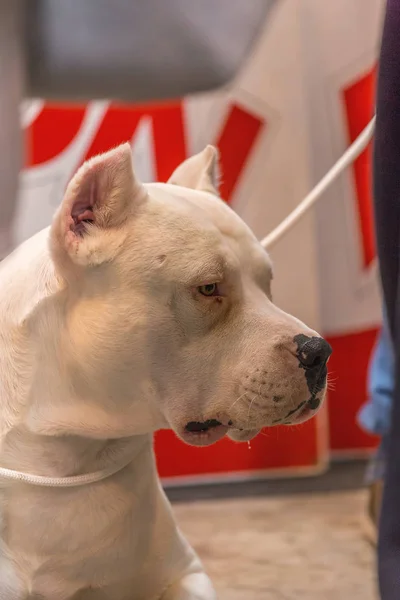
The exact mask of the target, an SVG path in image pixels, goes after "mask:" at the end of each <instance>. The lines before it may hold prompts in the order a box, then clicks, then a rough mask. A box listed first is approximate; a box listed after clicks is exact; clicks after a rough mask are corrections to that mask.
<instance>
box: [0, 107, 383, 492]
mask: <svg viewBox="0 0 400 600" xmlns="http://www.w3.org/2000/svg"><path fill="white" fill-rule="evenodd" d="M374 129H375V117H373V118H372V119H371V121H370V122H369V123H368V125H367V126H366V127H365V129H364V130H363V131H362V132H361V133H360V135H359V136H358V137H357V139H356V140H355V141H354V142H353V143H352V144H351V146H349V148H348V149H347V150H346V151H345V152H344V154H343V155H342V156H341V157H340V158H339V160H338V161H337V162H336V163H335V164H334V165H333V167H331V169H329V171H328V172H327V173H326V175H324V177H323V178H322V179H321V180H320V181H319V183H317V185H316V186H315V187H314V188H313V189H312V190H311V192H309V194H307V196H306V197H305V198H304V199H303V200H302V201H301V202H300V204H299V205H298V206H297V207H296V208H295V209H294V210H293V211H292V212H291V213H290V214H289V215H288V216H287V217H286V218H285V219H284V220H283V221H282V222H281V223H280V224H279V225H278V226H277V227H276V228H275V229H273V230H272V231H271V233H269V234H268V235H267V236H266V237H265V238H264V239H263V240H262V242H261V244H262V245H263V246H264V248H266V249H268V250H269V249H270V248H271V247H272V246H273V245H274V244H276V242H278V241H279V240H280V239H281V238H282V237H283V236H284V235H285V234H286V233H287V232H288V231H289V230H290V229H291V228H292V227H293V226H294V225H296V223H298V221H299V220H300V219H301V218H302V217H303V216H304V215H305V213H306V212H307V211H309V210H310V208H312V206H314V204H315V203H316V201H317V200H319V199H320V198H321V197H322V195H323V194H324V192H325V191H326V190H327V189H328V187H329V186H330V185H331V184H332V183H333V182H334V181H335V180H336V179H337V177H338V176H339V175H340V174H341V173H342V172H343V171H344V170H345V169H347V167H348V166H349V165H350V164H351V163H352V162H353V161H354V160H355V159H356V158H357V157H358V156H359V155H360V154H361V152H362V151H363V150H364V148H365V147H366V146H367V144H368V143H369V141H370V140H371V138H372V136H373V133H374ZM133 458H134V457H133V456H132V455H129V456H126V457H125V458H124V460H123V461H122V462H119V463H115V462H114V463H113V464H112V465H110V466H109V467H107V468H106V469H102V470H100V471H95V472H94V473H87V474H84V475H73V476H71V477H45V476H41V475H30V474H29V473H22V472H21V471H14V470H12V469H6V468H4V467H0V479H9V480H13V481H19V482H21V483H27V484H30V485H36V486H42V487H62V488H67V487H77V486H81V485H88V484H90V483H95V482H97V481H101V480H103V479H106V478H107V477H111V476H112V475H114V474H115V473H117V472H118V471H121V470H122V469H123V468H124V467H126V466H127V465H128V464H129V463H130V462H131V461H132V460H133Z"/></svg>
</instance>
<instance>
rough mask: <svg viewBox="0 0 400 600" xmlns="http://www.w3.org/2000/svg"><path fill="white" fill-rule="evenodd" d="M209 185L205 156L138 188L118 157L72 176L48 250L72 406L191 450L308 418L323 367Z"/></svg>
mask: <svg viewBox="0 0 400 600" xmlns="http://www.w3.org/2000/svg"><path fill="white" fill-rule="evenodd" d="M217 171H218V157H217V152H216V150H215V149H214V148H212V147H210V146H209V147H207V148H206V149H205V150H204V151H203V152H202V153H200V154H199V155H197V156H194V157H192V158H190V159H189V160H187V161H185V162H184V163H183V164H182V165H180V166H179V167H178V169H177V170H176V171H175V173H174V174H173V175H172V177H171V179H170V181H169V182H168V184H149V185H142V184H141V183H140V182H139V181H138V180H137V179H136V177H135V175H134V172H133V169H132V158H131V152H130V148H129V146H128V145H127V144H126V145H123V146H120V147H119V148H116V149H115V150H112V151H110V152H108V153H107V154H104V155H102V156H99V157H96V158H93V159H92V160H90V161H89V162H88V163H86V164H85V165H83V167H82V168H81V169H80V170H79V171H78V173H77V174H76V175H75V177H74V178H73V179H72V181H71V183H70V184H69V187H68V189H67V192H66V195H65V198H64V201H63V203H62V205H61V208H60V210H59V212H58V214H57V216H56V218H55V220H54V223H53V226H52V229H51V238H50V240H51V250H52V255H53V260H54V263H55V265H56V270H57V272H58V274H59V276H60V277H61V278H62V280H63V281H64V282H65V290H66V306H65V328H66V332H67V336H66V339H68V344H70V349H72V350H71V352H70V356H73V357H74V360H73V364H72V365H71V364H70V365H69V367H68V368H69V369H71V372H70V378H71V380H72V381H73V382H74V383H73V385H74V393H75V394H77V395H80V396H81V397H82V398H85V397H91V398H93V397H96V398H99V401H101V402H110V403H112V404H113V406H114V408H116V410H118V405H119V404H120V405H121V406H124V407H126V406H127V405H129V403H132V404H133V403H138V404H140V405H141V406H142V410H147V411H148V412H149V414H150V415H152V417H154V423H158V424H159V425H162V424H167V426H169V427H171V428H172V429H174V430H175V432H176V433H177V434H178V435H179V436H180V437H181V438H182V439H183V440H185V441H187V442H189V443H192V444H196V445H205V444H209V443H212V442H214V441H216V440H218V439H220V438H221V437H222V436H223V435H225V434H226V433H228V435H229V436H230V437H232V438H233V439H235V440H248V439H250V438H251V437H253V436H254V435H256V434H257V433H258V432H259V431H260V429H261V428H262V427H266V426H273V425H278V424H292V423H300V422H302V421H305V420H307V419H309V418H310V417H312V416H313V415H315V413H316V412H317V410H318V408H319V407H320V405H321V403H322V401H323V398H324V395H325V390H326V378H327V367H326V364H327V361H328V358H329V356H330V353H331V348H330V346H329V344H328V343H327V342H326V341H325V340H323V339H322V338H321V337H320V336H319V335H318V334H317V333H316V332H315V331H312V330H310V329H309V328H308V327H306V325H304V324H303V323H301V322H300V321H299V320H297V319H296V318H294V317H292V316H290V315H288V314H286V313H284V312H283V311H281V310H280V309H279V308H277V307H276V306H275V305H274V304H273V301H272V296H271V281H272V269H271V262H270V259H269V256H268V254H267V253H266V251H265V250H264V249H263V247H262V246H261V245H260V243H259V242H258V241H257V239H256V238H255V237H254V235H253V233H252V232H251V231H250V229H249V228H248V227H247V226H246V225H245V223H244V222H243V221H242V220H241V219H240V218H239V217H238V216H237V215H236V214H235V213H234V212H233V211H232V210H231V209H230V208H229V207H228V206H227V205H226V204H225V203H224V202H223V201H222V200H221V199H220V198H219V197H218V193H217V183H216V179H217ZM144 407H145V408H144Z"/></svg>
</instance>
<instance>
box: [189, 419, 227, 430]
mask: <svg viewBox="0 0 400 600" xmlns="http://www.w3.org/2000/svg"><path fill="white" fill-rule="evenodd" d="M220 425H222V423H221V422H220V421H217V419H207V421H203V422H201V421H190V422H189V423H188V424H187V425H186V427H185V430H186V431H187V432H188V433H203V432H206V431H210V429H215V427H219V426H220Z"/></svg>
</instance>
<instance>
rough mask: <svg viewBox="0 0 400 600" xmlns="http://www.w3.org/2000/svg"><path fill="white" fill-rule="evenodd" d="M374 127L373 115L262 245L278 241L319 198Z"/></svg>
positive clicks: (359, 152) (365, 141)
mask: <svg viewBox="0 0 400 600" xmlns="http://www.w3.org/2000/svg"><path fill="white" fill-rule="evenodd" d="M374 129H375V116H374V117H372V119H371V121H370V122H369V123H368V125H367V126H366V127H365V129H363V131H362V132H361V133H360V135H359V136H358V137H357V138H356V139H355V141H354V142H353V143H352V144H351V146H349V148H347V150H346V151H345V152H344V154H342V156H341V157H340V158H339V160H338V161H337V162H336V163H335V164H334V165H333V167H331V168H330V169H329V171H328V172H327V173H326V175H324V177H323V178H322V179H321V180H320V181H319V182H318V183H317V185H316V186H315V187H314V188H313V189H312V190H311V192H309V194H307V196H306V197H305V198H304V200H302V201H301V202H300V204H299V205H298V206H296V208H295V209H294V210H293V211H292V212H291V213H290V214H289V215H288V216H287V217H286V218H285V219H284V220H283V221H282V222H281V223H279V225H278V226H277V227H275V229H273V230H272V231H271V233H269V234H268V235H267V236H266V237H265V238H264V239H263V240H262V242H261V244H262V246H263V247H264V248H266V249H268V250H269V249H270V248H271V247H272V246H273V245H274V244H276V242H278V241H279V240H280V239H281V238H282V237H283V236H284V235H285V234H286V233H287V232H288V231H289V230H290V229H291V228H292V227H293V226H294V225H296V223H298V221H299V220H300V219H301V218H302V217H303V216H304V215H305V213H306V212H307V211H309V210H310V208H311V207H312V206H313V205H314V204H315V203H316V201H317V200H319V199H320V198H321V196H322V195H323V194H324V192H325V191H326V190H327V189H328V187H329V186H330V185H331V184H332V183H333V182H334V181H335V179H337V177H338V176H339V175H340V174H341V173H342V172H343V171H344V170H345V169H347V167H348V166H349V165H351V163H352V162H353V161H354V160H355V159H356V158H357V157H358V156H359V155H360V154H361V152H362V151H363V150H364V148H365V147H366V146H367V145H368V143H369V141H370V140H371V138H372V136H373V134H374Z"/></svg>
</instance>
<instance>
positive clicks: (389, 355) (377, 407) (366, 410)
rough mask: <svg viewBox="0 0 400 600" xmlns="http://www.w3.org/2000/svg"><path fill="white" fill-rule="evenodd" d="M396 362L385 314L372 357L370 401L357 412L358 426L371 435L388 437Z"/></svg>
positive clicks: (369, 379) (369, 374) (369, 386)
mask: <svg viewBox="0 0 400 600" xmlns="http://www.w3.org/2000/svg"><path fill="white" fill-rule="evenodd" d="M394 377H395V363H394V354H393V349H392V341H391V338H390V333H389V327H388V323H387V319H386V314H384V315H383V324H382V329H381V332H380V334H379V337H378V340H377V343H376V345H375V348H374V352H373V355H372V358H371V362H370V366H369V373H368V401H367V402H366V404H364V406H362V408H361V410H360V412H359V413H358V423H359V425H360V426H361V427H362V429H364V430H365V431H367V432H368V433H372V434H375V435H381V436H383V435H385V434H386V433H388V431H389V429H390V422H391V414H392V404H393V394H394V384H395V379H394Z"/></svg>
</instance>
